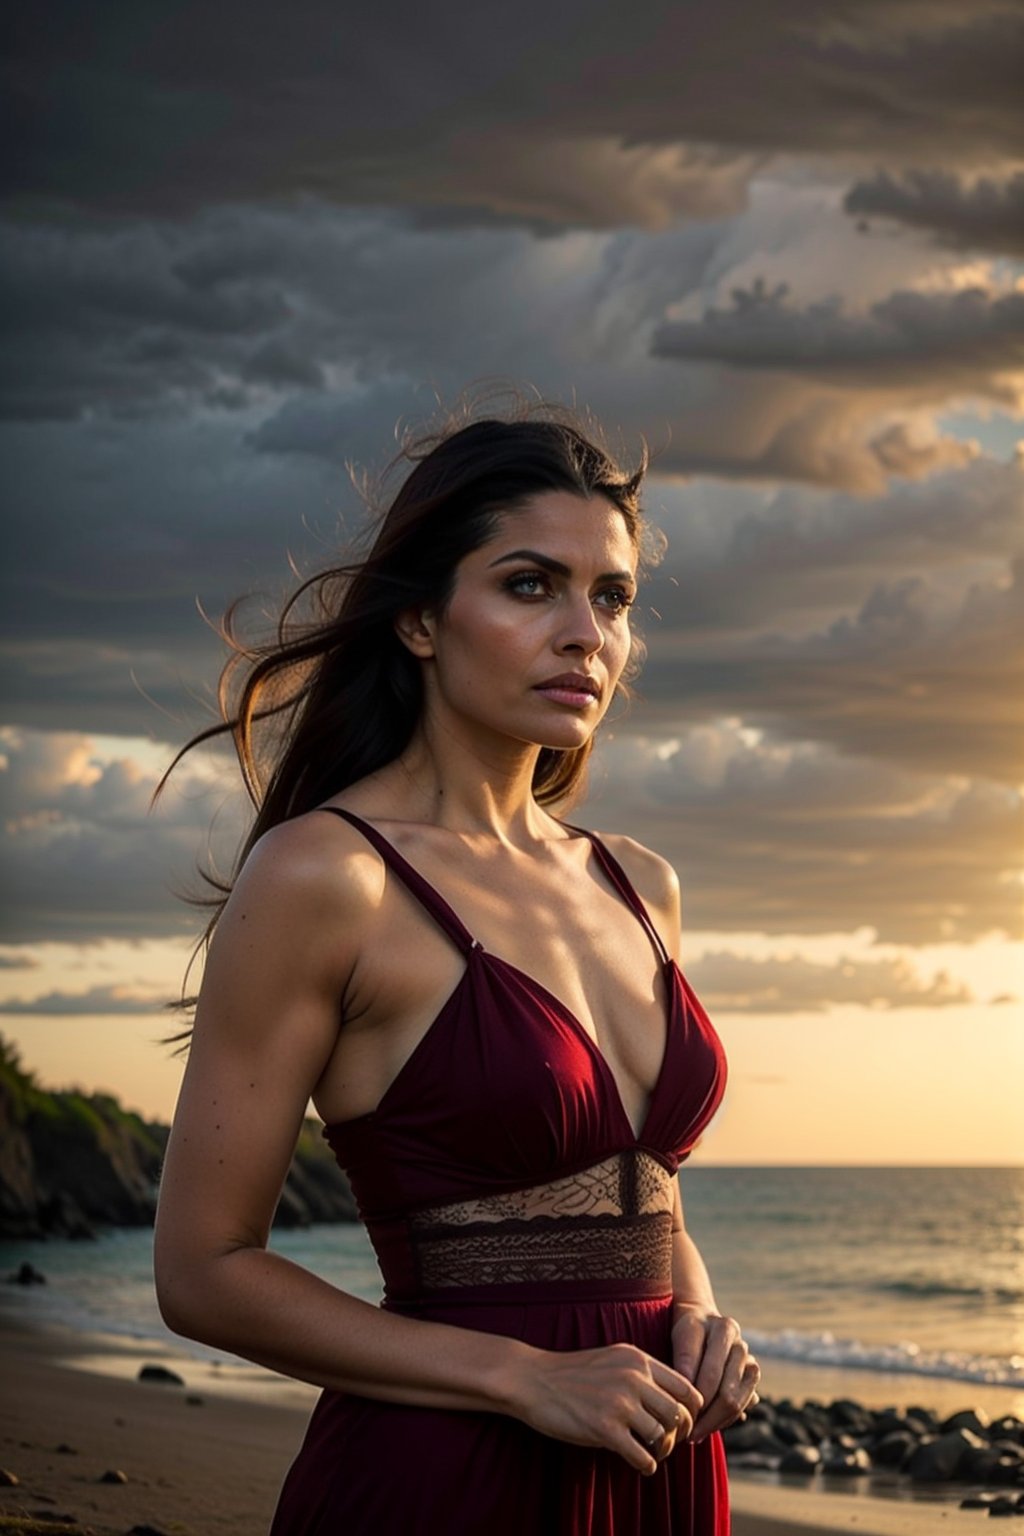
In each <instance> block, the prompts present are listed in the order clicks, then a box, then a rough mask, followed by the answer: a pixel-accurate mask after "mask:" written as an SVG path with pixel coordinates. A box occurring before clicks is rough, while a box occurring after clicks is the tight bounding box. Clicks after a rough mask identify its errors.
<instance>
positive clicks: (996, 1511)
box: [988, 1493, 1024, 1516]
mask: <svg viewBox="0 0 1024 1536" xmlns="http://www.w3.org/2000/svg"><path fill="white" fill-rule="evenodd" d="M988 1512H989V1514H990V1515H1003V1516H1005V1515H1024V1504H1021V1502H1020V1500H1019V1499H1015V1498H1014V1497H1013V1495H1012V1494H1009V1493H1001V1494H1000V1495H999V1497H998V1498H997V1499H993V1500H992V1503H991V1504H990V1505H989V1507H988Z"/></svg>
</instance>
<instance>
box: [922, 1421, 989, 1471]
mask: <svg viewBox="0 0 1024 1536" xmlns="http://www.w3.org/2000/svg"><path fill="white" fill-rule="evenodd" d="M984 1449H985V1442H984V1440H982V1439H981V1438H980V1436H978V1435H975V1434H972V1432H971V1431H970V1430H969V1429H951V1430H950V1431H949V1432H948V1433H947V1434H945V1435H939V1436H938V1438H937V1439H935V1440H927V1441H925V1442H924V1444H923V1445H919V1446H918V1447H917V1449H916V1451H914V1452H913V1454H912V1456H911V1458H910V1460H909V1461H908V1462H907V1466H906V1470H907V1471H908V1472H909V1473H910V1476H911V1477H912V1478H913V1479H914V1481H915V1482H917V1483H946V1482H950V1481H951V1480H952V1479H953V1478H955V1477H956V1476H957V1475H958V1473H959V1471H960V1468H961V1466H962V1464H963V1460H964V1457H965V1455H966V1453H967V1451H969V1450H973V1451H979V1450H984Z"/></svg>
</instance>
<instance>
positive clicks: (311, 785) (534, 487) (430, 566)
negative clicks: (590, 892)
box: [154, 399, 647, 1003]
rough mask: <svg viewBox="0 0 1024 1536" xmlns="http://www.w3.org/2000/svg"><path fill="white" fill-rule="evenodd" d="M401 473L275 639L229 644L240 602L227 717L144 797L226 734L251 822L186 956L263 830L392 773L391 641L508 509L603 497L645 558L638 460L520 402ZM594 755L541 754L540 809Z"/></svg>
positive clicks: (225, 685) (436, 606)
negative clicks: (373, 518)
mask: <svg viewBox="0 0 1024 1536" xmlns="http://www.w3.org/2000/svg"><path fill="white" fill-rule="evenodd" d="M405 463H411V464H412V466H413V467H412V469H411V471H410V472H409V473H408V475H407V476H406V478H405V480H404V481H403V483H402V484H401V486H400V487H399V490H398V492H397V494H396V495H395V496H394V498H393V499H392V500H391V503H390V505H389V506H387V508H386V510H385V511H384V512H383V515H382V516H381V518H380V522H379V525H378V527H377V532H376V537H375V538H374V539H373V542H372V544H371V546H370V548H369V551H368V553H367V554H366V555H365V557H364V558H362V559H358V560H354V561H351V562H348V563H346V564H343V565H337V566H332V567H330V568H329V569H327V570H323V571H320V572H318V573H317V574H316V575H313V576H310V577H309V578H308V579H307V580H305V581H303V582H302V584H301V585H300V586H299V587H298V588H297V590H296V591H295V592H294V593H293V594H292V596H291V597H290V598H289V599H288V601H287V602H286V603H285V605H284V608H283V610H282V612H281V615H280V618H279V619H278V622H277V626H276V630H275V633H274V635H273V637H272V638H271V639H269V640H266V641H264V642H262V643H259V644H249V643H243V642H242V641H241V640H239V638H238V636H237V633H236V629H237V623H236V620H237V614H238V608H239V603H238V602H235V603H233V604H232V605H231V607H230V608H229V609H228V611H227V613H226V614H225V616H224V619H223V621H222V623H221V625H220V633H221V635H222V637H223V639H224V640H225V642H226V643H227V645H228V646H229V648H230V651H231V654H230V656H229V657H228V660H227V662H226V663H225V666H224V669H223V672H222V674H221V679H220V687H219V691H218V700H219V705H220V712H221V717H222V718H221V720H220V722H219V723H218V724H216V725H212V726H209V727H207V729H205V730H203V731H200V732H199V733H198V734H197V735H196V736H194V737H193V738H192V739H191V740H190V741H189V742H187V743H186V745H185V746H184V747H182V748H181V750H180V751H179V752H178V753H177V754H176V755H175V757H174V759H173V761H172V762H171V765H170V767H169V768H168V769H167V771H166V773H165V774H164V775H163V777H162V778H161V780H160V783H159V785H158V786H157V789H156V793H155V795H154V799H156V797H157V796H158V795H159V794H160V791H161V790H162V789H163V787H164V785H165V783H166V782H167V778H168V776H169V775H170V773H171V772H172V771H173V770H174V768H175V767H176V766H177V764H178V763H179V762H180V761H181V759H182V758H183V757H184V756H185V754H186V753H187V752H190V751H191V750H192V749H193V748H194V747H197V746H199V745H200V744H202V743H204V742H209V741H212V740H214V739H215V738H218V737H223V736H229V737H230V739H231V742H232V744H233V746H234V748H235V752H236V755H237V757H238V763H239V767H240V768H241V772H242V777H243V779H244V782H245V786H246V789H247V790H248V793H249V797H250V799H251V800H252V803H253V805H254V807H255V812H256V814H255V817H254V819H253V824H252V827H251V828H250V830H249V833H248V835H247V836H246V838H245V839H244V841H243V843H242V845H241V848H240V849H239V852H238V856H237V859H236V862H235V868H234V871H233V874H232V876H231V878H230V879H225V878H223V877H221V876H218V875H216V874H214V873H212V872H210V871H207V870H204V871H202V875H203V878H204V880H205V881H206V883H207V885H208V886H209V887H210V892H209V894H207V895H205V896H201V897H194V898H190V899H192V900H194V901H196V903H197V904H199V905H203V906H207V907H211V908H213V914H212V917H211V919H210V922H209V924H208V926H207V928H206V931H205V933H204V934H203V936H202V938H201V939H200V941H199V945H198V946H197V949H196V953H198V952H199V950H200V949H204V948H205V947H206V946H207V945H208V944H209V941H210V938H211V937H212V934H213V930H214V928H215V926H216V923H217V919H218V918H219V916H220V913H221V911H222V910H223V907H224V905H225V903H226V901H227V898H228V896H229V895H230V893H231V889H232V886H233V884H234V879H235V878H236V877H237V874H238V871H239V870H240V869H241V867H242V865H243V864H244V862H245V860H246V858H247V857H248V855H249V852H250V850H251V849H252V847H253V845H254V844H255V843H256V842H257V840H258V839H259V838H260V837H262V835H263V834H264V833H265V832H267V831H268V830H269V829H270V828H271V827H273V826H276V825H277V824H278V823H279V822H283V821H287V820H289V819H290V818H291V817H293V816H300V815H302V814H303V813H304V812H306V811H309V810H312V809H313V808H314V807H315V806H317V805H320V804H322V803H323V801H325V800H327V799H329V798H330V797H331V796H332V795H337V794H338V793H339V792H340V791H341V790H343V789H345V788H346V787H347V786H348V785H350V784H354V783H355V782H356V781H357V780H359V779H362V778H365V777H366V775H367V774H370V773H373V772H374V771H376V770H377V769H379V768H382V767H383V766H384V765H385V764H386V763H389V762H392V761H394V759H395V758H396V757H398V756H400V754H401V753H402V752H403V751H404V750H405V748H406V747H407V746H408V744H409V741H410V739H411V738H412V735H413V732H414V731H415V729H416V726H417V724H418V723H419V719H420V715H421V713H422V708H423V682H422V672H421V668H420V663H419V662H418V661H417V660H416V658H415V657H413V656H412V655H411V654H410V652H409V651H408V650H407V649H406V647H405V646H404V645H403V644H402V643H401V641H400V640H399V638H398V636H397V634H396V632H395V619H396V617H397V616H398V614H399V613H401V612H402V610H403V609H408V608H429V609H432V610H434V611H435V612H438V613H442V612H443V611H444V607H445V604H446V603H447V602H448V600H449V598H450V597H451V593H452V588H453V585H454V578H455V571H456V567H457V566H458V564H459V562H460V561H461V560H462V559H464V558H465V556H466V555H468V554H470V553H472V551H473V550H475V549H478V548H479V547H480V546H481V545H482V544H484V543H486V542H487V540H488V538H490V537H491V535H492V534H493V532H494V529H495V527H496V525H497V523H498V520H499V518H500V517H501V515H502V514H503V513H504V512H509V511H514V510H515V509H516V508H517V507H521V506H522V505H523V504H524V503H525V502H526V501H527V500H528V499H529V498H530V497H532V496H535V495H537V494H538V493H540V492H544V491H569V492H571V493H573V494H575V495H578V496H581V497H590V496H596V495H599V496H602V497H604V498H606V499H607V500H608V501H610V502H611V503H612V504H613V506H615V507H617V508H618V510H619V511H620V512H621V513H622V516H623V518H624V520H625V523H626V527H627V529H628V531H629V534H630V537H631V539H632V541H633V543H634V545H635V547H636V548H637V549H638V551H640V552H641V553H642V552H643V548H644V536H645V530H646V525H645V523H644V520H643V515H642V512H641V509H640V500H639V495H640V486H641V483H642V481H643V477H644V474H645V472H646V469H647V453H646V449H644V450H643V452H642V454H641V458H640V462H639V464H638V465H637V467H636V468H634V469H632V470H628V471H627V470H625V469H623V468H621V467H620V466H619V464H618V463H617V462H616V461H615V459H614V458H613V457H612V455H611V453H610V452H609V451H608V449H607V448H606V446H605V445H604V443H603V440H602V437H601V434H600V431H599V429H598V427H597V425H596V423H594V422H592V421H590V420H586V421H584V419H583V418H581V417H580V416H578V415H576V414H575V413H573V412H570V411H568V410H567V409H565V408H563V407H559V406H553V405H546V404H536V403H532V402H526V401H524V400H522V399H519V400H518V401H517V404H516V407H515V409H514V410H513V411H512V412H506V413H505V414H504V415H503V416H502V417H500V418H499V417H497V416H494V415H488V416H486V417H481V418H479V419H476V420H469V421H468V422H466V421H465V420H460V419H458V418H455V419H452V418H449V420H448V421H447V422H446V423H445V425H444V426H442V427H440V428H439V429H437V430H435V431H432V432H428V433H426V434H424V435H421V436H417V437H415V438H413V439H411V440H409V441H407V442H406V443H405V444H404V445H403V447H402V450H401V452H400V453H399V454H398V455H397V457H396V458H395V459H394V460H392V463H391V464H390V465H389V466H388V469H387V471H385V475H384V477H383V478H382V485H383V486H385V487H386V485H387V484H388V482H389V479H390V477H391V475H392V474H393V473H394V472H395V470H396V469H398V468H399V467H400V466H402V465H403V464H405ZM381 504H383V498H382V497H380V498H379V499H378V505H381ZM639 649H640V647H639V643H637V644H635V645H634V651H633V654H632V656H631V658H630V665H629V667H627V670H626V673H625V674H624V682H625V684H626V685H627V686H628V679H629V677H630V676H631V675H633V674H634V673H635V671H636V668H637V666H638V664H639V659H640V658H639ZM590 748H591V743H590V742H587V744H586V745H585V746H582V747H577V748H575V749H571V750H564V751H563V750H560V749H557V748H553V747H545V748H543V749H542V750H541V752H540V754H539V757H538V759H537V764H536V768H535V770H534V776H533V792H534V794H535V796H536V798H537V800H538V801H539V802H540V803H541V804H542V805H557V804H559V803H564V802H568V801H570V800H571V798H572V796H573V793H574V791H577V790H578V789H579V787H580V785H581V782H582V780H583V777H584V774H585V771H586V763H587V758H588V756H589V754H590ZM194 958H195V955H194V956H193V959H194ZM189 1001H191V1000H186V1003H187V1002H189Z"/></svg>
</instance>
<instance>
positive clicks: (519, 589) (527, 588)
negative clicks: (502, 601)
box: [505, 571, 547, 597]
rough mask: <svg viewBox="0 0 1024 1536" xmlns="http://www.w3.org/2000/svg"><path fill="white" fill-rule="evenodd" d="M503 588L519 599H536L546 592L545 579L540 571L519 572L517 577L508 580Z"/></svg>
mask: <svg viewBox="0 0 1024 1536" xmlns="http://www.w3.org/2000/svg"><path fill="white" fill-rule="evenodd" d="M505 588H506V590H507V591H509V592H516V593H518V594H519V595H520V596H521V597H537V596H538V595H539V594H540V593H542V592H545V591H546V590H547V579H546V577H545V576H544V575H543V574H542V573H541V572H540V571H520V572H519V574H518V575H516V576H510V577H509V578H508V580H507V581H506V582H505Z"/></svg>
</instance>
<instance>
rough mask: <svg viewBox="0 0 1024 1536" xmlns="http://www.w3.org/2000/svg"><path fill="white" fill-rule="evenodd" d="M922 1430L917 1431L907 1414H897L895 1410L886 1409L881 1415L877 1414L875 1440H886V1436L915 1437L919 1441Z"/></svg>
mask: <svg viewBox="0 0 1024 1536" xmlns="http://www.w3.org/2000/svg"><path fill="white" fill-rule="evenodd" d="M920 1433H921V1431H920V1429H915V1427H914V1426H913V1425H912V1424H911V1422H910V1420H909V1419H908V1418H907V1417H906V1415H905V1414H902V1413H897V1411H896V1409H895V1408H884V1409H883V1410H882V1412H881V1413H876V1414H875V1427H874V1438H875V1439H876V1440H884V1439H885V1437H886V1435H896V1434H902V1435H913V1436H914V1438H915V1439H917V1438H918V1437H919V1435H920Z"/></svg>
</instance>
